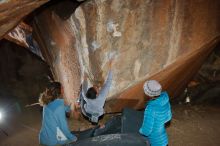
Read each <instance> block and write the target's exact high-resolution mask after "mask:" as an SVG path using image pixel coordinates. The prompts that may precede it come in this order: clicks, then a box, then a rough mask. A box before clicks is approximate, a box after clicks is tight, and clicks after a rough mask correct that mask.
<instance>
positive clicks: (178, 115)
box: [0, 105, 220, 146]
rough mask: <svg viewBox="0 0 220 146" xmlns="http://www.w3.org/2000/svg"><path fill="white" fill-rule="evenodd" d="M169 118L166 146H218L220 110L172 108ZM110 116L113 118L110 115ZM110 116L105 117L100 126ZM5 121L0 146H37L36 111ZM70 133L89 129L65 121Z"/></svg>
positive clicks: (28, 110)
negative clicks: (170, 120)
mask: <svg viewBox="0 0 220 146" xmlns="http://www.w3.org/2000/svg"><path fill="white" fill-rule="evenodd" d="M172 111H173V119H172V122H171V124H170V125H169V127H168V128H167V132H168V135H169V146H219V145H220V126H219V123H220V107H219V106H218V107H217V106H215V107H211V106H195V105H194V106H191V105H173V106H172ZM111 116H113V115H111ZM111 116H106V117H105V118H104V119H103V120H102V121H101V123H103V122H104V121H106V120H107V119H108V118H110V117H111ZM8 120H9V121H3V122H2V123H0V128H1V129H2V130H4V131H5V132H7V134H8V136H6V134H4V133H3V132H2V130H1V131H0V146H35V145H36V146H37V145H38V132H39V129H40V126H41V113H40V110H39V108H37V107H33V108H25V109H23V110H22V112H21V113H20V114H19V113H18V114H16V116H15V117H11V118H8ZM69 126H70V128H71V129H72V130H84V129H86V128H89V127H92V125H90V124H89V123H88V122H85V121H83V120H81V121H76V120H74V119H73V118H70V119H69Z"/></svg>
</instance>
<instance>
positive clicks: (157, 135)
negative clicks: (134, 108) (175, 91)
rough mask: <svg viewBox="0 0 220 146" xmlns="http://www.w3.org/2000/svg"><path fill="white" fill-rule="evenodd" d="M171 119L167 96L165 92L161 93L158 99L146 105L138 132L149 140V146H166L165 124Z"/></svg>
mask: <svg viewBox="0 0 220 146" xmlns="http://www.w3.org/2000/svg"><path fill="white" fill-rule="evenodd" d="M171 118H172V113H171V108H170V102H169V96H168V94H167V92H162V93H161V95H160V96H159V97H158V98H156V99H155V100H150V101H149V102H148V103H147V107H146V108H145V112H144V120H143V124H142V127H141V128H140V130H139V132H140V133H141V134H143V135H145V136H147V137H148V138H149V141H150V144H151V146H166V145H167V144H168V137H167V133H166V129H165V123H166V122H168V121H170V120H171Z"/></svg>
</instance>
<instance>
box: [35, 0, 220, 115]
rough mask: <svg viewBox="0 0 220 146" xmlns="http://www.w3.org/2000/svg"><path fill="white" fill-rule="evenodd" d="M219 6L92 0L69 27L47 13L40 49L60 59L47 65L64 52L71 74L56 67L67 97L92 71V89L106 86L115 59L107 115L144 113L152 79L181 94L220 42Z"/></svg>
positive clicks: (40, 24) (176, 0)
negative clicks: (129, 111)
mask: <svg viewBox="0 0 220 146" xmlns="http://www.w3.org/2000/svg"><path fill="white" fill-rule="evenodd" d="M219 5H220V1H218V0H213V1H212V2H209V1H207V0H200V1H199V2H195V1H181V0H167V1H163V0H158V1H152V0H135V1H134V0H123V1H121V0H93V1H87V2H84V3H83V4H82V5H80V6H79V7H78V8H77V9H76V11H75V13H74V14H73V15H72V16H71V17H70V18H69V19H68V20H66V21H62V20H60V19H59V18H58V17H57V16H56V14H54V13H53V12H52V11H47V12H44V13H43V14H41V16H38V18H37V20H38V21H36V27H38V30H37V31H36V32H37V33H38V35H39V36H41V37H43V36H44V39H43V40H41V41H40V42H41V43H40V44H41V46H42V47H43V48H44V50H45V52H46V51H47V52H49V53H47V54H50V55H48V56H54V57H51V58H49V57H48V59H49V60H51V59H52V62H56V61H55V60H56V59H55V58H56V56H57V55H58V54H62V55H61V56H62V57H61V58H60V60H59V61H58V62H57V63H59V64H60V66H65V71H64V69H63V68H59V65H57V63H55V65H54V70H56V73H55V74H57V75H58V76H60V77H67V79H69V80H70V81H69V82H64V79H63V80H61V81H63V83H64V84H65V85H64V86H65V88H66V90H65V91H66V93H67V95H68V96H67V97H68V98H70V96H72V95H74V96H73V97H75V95H76V93H77V91H76V90H78V89H79V85H80V78H81V73H80V72H84V71H85V72H86V73H88V75H89V78H90V79H91V83H92V84H95V83H97V82H98V81H102V82H103V81H104V79H105V78H106V74H107V72H108V67H107V62H108V61H109V58H111V57H114V58H115V60H114V64H113V72H114V79H113V85H112V88H111V90H110V93H109V95H108V100H110V101H109V102H108V103H107V105H106V109H107V111H118V110H121V108H122V107H124V106H127V105H129V106H132V107H135V108H140V107H143V104H144V101H145V97H144V94H143V90H142V84H143V82H144V81H145V80H146V79H149V78H151V79H152V78H153V79H157V80H159V81H160V82H161V83H162V85H163V87H164V89H165V90H168V92H169V93H170V95H171V96H172V97H173V96H177V95H178V93H179V92H180V91H182V90H183V88H184V87H185V86H186V84H187V82H188V81H189V80H190V79H191V77H192V76H193V75H194V74H195V73H196V71H197V70H198V68H199V67H200V65H201V64H202V62H203V60H204V59H205V58H206V56H207V55H208V54H209V53H210V52H211V50H212V48H213V47H214V46H215V45H216V43H217V42H219V38H218V36H219V35H220V30H219V28H220V27H219V26H220V21H219V19H218V18H219V15H220V9H219ZM40 32H41V34H40ZM42 32H43V33H44V34H43V33H42ZM51 42H53V43H51ZM53 44H54V45H53ZM67 44H69V45H67ZM63 48H65V49H63ZM48 50H49V51H48ZM51 50H57V51H55V52H53V51H51ZM58 52H59V53H58ZM65 54H66V55H65ZM67 54H68V55H67ZM71 54H72V55H71ZM58 56H59V55H58ZM78 66H79V67H80V69H78Z"/></svg>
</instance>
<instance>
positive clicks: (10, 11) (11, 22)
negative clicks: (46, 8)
mask: <svg viewBox="0 0 220 146" xmlns="http://www.w3.org/2000/svg"><path fill="white" fill-rule="evenodd" d="M47 1H48V0H1V1H0V39H2V38H3V36H4V35H5V34H6V33H7V32H9V31H10V30H11V29H13V28H14V27H15V26H16V25H18V23H19V22H20V21H21V20H22V19H23V18H24V17H25V16H26V15H28V14H29V13H30V12H32V11H33V10H34V9H36V8H37V7H39V6H41V5H42V4H44V3H46V2H47Z"/></svg>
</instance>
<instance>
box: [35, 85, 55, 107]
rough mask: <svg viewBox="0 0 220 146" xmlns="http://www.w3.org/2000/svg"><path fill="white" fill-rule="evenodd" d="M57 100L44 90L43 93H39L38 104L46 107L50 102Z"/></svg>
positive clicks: (48, 91)
mask: <svg viewBox="0 0 220 146" xmlns="http://www.w3.org/2000/svg"><path fill="white" fill-rule="evenodd" d="M55 99H57V96H54V95H53V92H52V91H51V90H49V89H46V90H45V91H44V92H43V93H41V95H40V98H39V103H40V105H41V106H44V105H48V104H49V103H50V102H52V101H54V100H55Z"/></svg>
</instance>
